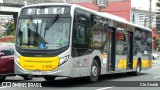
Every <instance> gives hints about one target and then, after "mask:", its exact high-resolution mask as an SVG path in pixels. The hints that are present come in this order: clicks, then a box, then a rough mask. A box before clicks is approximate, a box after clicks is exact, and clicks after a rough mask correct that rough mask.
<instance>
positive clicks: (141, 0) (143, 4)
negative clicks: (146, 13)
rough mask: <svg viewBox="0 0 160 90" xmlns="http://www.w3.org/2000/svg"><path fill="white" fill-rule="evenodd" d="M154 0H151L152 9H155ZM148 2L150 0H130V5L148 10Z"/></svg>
mask: <svg viewBox="0 0 160 90" xmlns="http://www.w3.org/2000/svg"><path fill="white" fill-rule="evenodd" d="M156 1H157V0H152V10H153V11H154V10H155V9H156ZM149 3H150V0H131V6H132V7H136V8H141V9H145V10H148V9H149Z"/></svg>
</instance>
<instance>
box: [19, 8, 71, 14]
mask: <svg viewBox="0 0 160 90" xmlns="http://www.w3.org/2000/svg"><path fill="white" fill-rule="evenodd" d="M69 13H70V8H69V7H30V8H24V9H22V11H21V15H44V14H69Z"/></svg>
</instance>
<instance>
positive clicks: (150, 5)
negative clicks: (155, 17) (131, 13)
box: [149, 0, 152, 29]
mask: <svg viewBox="0 0 160 90" xmlns="http://www.w3.org/2000/svg"><path fill="white" fill-rule="evenodd" d="M151 11H152V0H149V28H150V29H152V13H151Z"/></svg>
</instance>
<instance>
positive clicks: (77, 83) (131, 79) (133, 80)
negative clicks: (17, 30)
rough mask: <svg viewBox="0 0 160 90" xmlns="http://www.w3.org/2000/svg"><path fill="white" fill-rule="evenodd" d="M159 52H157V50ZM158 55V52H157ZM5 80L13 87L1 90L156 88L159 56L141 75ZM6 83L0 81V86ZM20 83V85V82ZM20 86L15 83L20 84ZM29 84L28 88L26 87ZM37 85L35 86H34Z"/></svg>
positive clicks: (159, 71) (131, 89) (159, 73)
mask: <svg viewBox="0 0 160 90" xmlns="http://www.w3.org/2000/svg"><path fill="white" fill-rule="evenodd" d="M158 54H159V52H158ZM159 55H160V54H159ZM5 82H8V83H9V84H10V83H11V84H12V85H14V86H15V87H16V88H15V87H0V89H3V90H28V89H29V90H140V89H141V90H158V89H160V58H159V59H158V60H153V68H152V69H150V70H146V71H142V72H141V75H139V76H133V75H131V74H112V75H103V76H101V77H100V80H99V82H96V83H88V82H86V81H85V79H84V78H75V79H64V78H58V79H56V80H55V81H48V82H47V81H45V80H44V79H43V78H41V77H36V78H34V79H33V80H28V81H24V80H23V78H22V77H19V76H16V77H7V78H6V80H5ZM2 83H3V85H5V84H6V83H4V82H1V83H0V86H2ZM19 83H20V84H21V85H20V84H19ZM22 84H23V85H24V86H26V87H23V88H20V87H18V86H16V85H20V86H21V87H22V86H23V85H22ZM29 86H30V88H28V87H29ZM36 86H37V87H36Z"/></svg>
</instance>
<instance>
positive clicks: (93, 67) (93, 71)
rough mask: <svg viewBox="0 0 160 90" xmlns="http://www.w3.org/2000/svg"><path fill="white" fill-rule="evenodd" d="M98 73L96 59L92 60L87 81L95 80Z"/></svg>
mask: <svg viewBox="0 0 160 90" xmlns="http://www.w3.org/2000/svg"><path fill="white" fill-rule="evenodd" d="M99 74H100V67H99V65H98V62H97V61H96V60H93V62H92V65H91V72H90V76H89V78H88V79H89V82H97V81H98V77H99Z"/></svg>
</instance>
